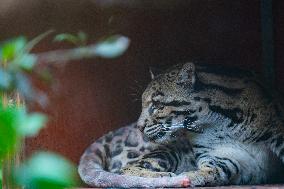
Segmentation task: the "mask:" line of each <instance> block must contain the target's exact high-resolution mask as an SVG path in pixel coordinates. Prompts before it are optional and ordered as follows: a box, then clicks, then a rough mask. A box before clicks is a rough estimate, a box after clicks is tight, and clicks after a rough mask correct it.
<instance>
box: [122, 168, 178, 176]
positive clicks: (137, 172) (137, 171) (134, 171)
mask: <svg viewBox="0 0 284 189" xmlns="http://www.w3.org/2000/svg"><path fill="white" fill-rule="evenodd" d="M121 173H122V174H123V175H130V176H139V177H148V178H157V177H173V176H176V174H174V173H172V172H154V171H149V170H146V169H143V168H140V167H127V168H124V169H122V170H121Z"/></svg>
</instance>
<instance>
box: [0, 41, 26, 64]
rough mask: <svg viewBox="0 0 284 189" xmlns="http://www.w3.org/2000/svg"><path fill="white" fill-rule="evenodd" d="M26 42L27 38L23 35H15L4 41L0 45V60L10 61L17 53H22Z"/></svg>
mask: <svg viewBox="0 0 284 189" xmlns="http://www.w3.org/2000/svg"><path fill="white" fill-rule="evenodd" d="M26 43H27V39H26V38H25V37H17V38H15V39H12V40H9V41H7V42H5V43H4V44H3V45H2V46H1V56H0V57H1V60H2V61H10V60H12V59H14V58H15V57H16V56H17V55H18V54H21V53H23V51H24V48H25V45H26Z"/></svg>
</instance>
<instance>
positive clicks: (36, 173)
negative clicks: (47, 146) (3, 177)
mask: <svg viewBox="0 0 284 189" xmlns="http://www.w3.org/2000/svg"><path fill="white" fill-rule="evenodd" d="M75 173H76V169H75V167H74V166H72V164H71V163H70V162H69V161H68V160H66V159H65V158H63V157H61V156H59V155H56V154H53V153H47V152H39V153H36V154H35V155H33V157H32V158H31V159H29V160H28V161H27V162H26V163H25V164H23V165H22V166H21V167H20V168H19V169H18V170H17V171H16V174H15V178H16V180H17V183H19V184H21V185H24V186H26V187H27V188H31V189H38V188H40V189H50V188H52V189H61V188H67V187H72V186H75V184H76V182H75V181H76V180H75V179H74V178H75V177H76V176H75Z"/></svg>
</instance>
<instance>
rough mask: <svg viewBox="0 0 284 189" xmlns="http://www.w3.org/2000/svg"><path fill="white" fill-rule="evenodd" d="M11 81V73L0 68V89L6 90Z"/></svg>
mask: <svg viewBox="0 0 284 189" xmlns="http://www.w3.org/2000/svg"><path fill="white" fill-rule="evenodd" d="M11 83H12V77H11V75H10V74H9V73H8V72H7V71H5V70H3V69H1V68H0V91H3V90H8V89H9V88H10V86H11Z"/></svg>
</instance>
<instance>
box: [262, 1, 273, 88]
mask: <svg viewBox="0 0 284 189" xmlns="http://www.w3.org/2000/svg"><path fill="white" fill-rule="evenodd" d="M260 8H261V38H262V64H263V73H264V78H265V80H266V82H267V85H268V87H269V88H271V89H272V88H274V87H275V66H274V29H273V0H260Z"/></svg>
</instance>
